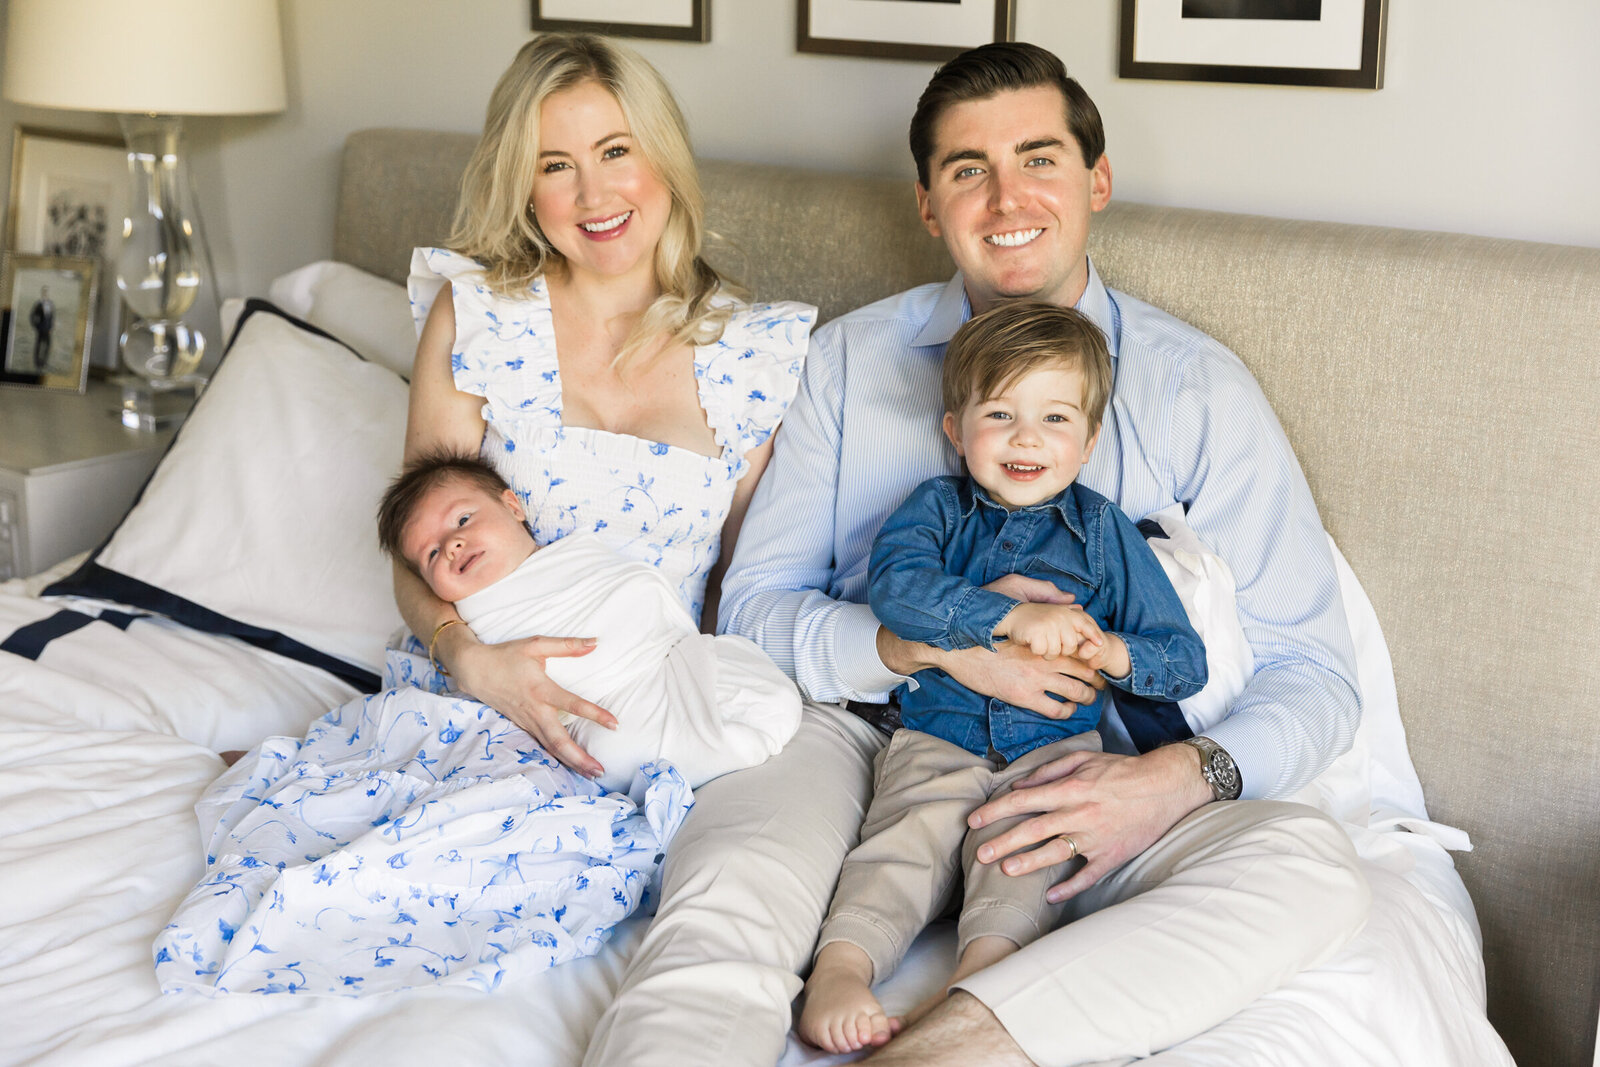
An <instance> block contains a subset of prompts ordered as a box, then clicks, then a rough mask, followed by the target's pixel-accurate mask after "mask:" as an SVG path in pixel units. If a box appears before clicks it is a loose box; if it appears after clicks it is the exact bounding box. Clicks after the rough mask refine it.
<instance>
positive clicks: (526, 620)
mask: <svg viewBox="0 0 1600 1067" xmlns="http://www.w3.org/2000/svg"><path fill="white" fill-rule="evenodd" d="M456 610H457V611H458V612H460V613H461V617H462V618H463V619H465V620H466V622H467V624H468V625H470V626H471V627H472V629H473V632H474V633H476V634H477V635H478V638H479V640H481V641H485V642H487V643H490V644H498V643H500V642H503V641H511V640H515V639H517V638H522V637H533V636H535V635H542V636H545V637H593V638H597V639H598V643H597V644H596V646H595V649H594V651H593V652H591V653H589V654H588V655H586V656H564V657H559V658H552V659H550V660H548V661H547V662H546V664H545V669H546V670H547V671H548V672H549V674H550V678H551V679H552V680H553V681H554V682H555V683H556V684H557V685H559V686H561V687H562V688H563V689H566V690H567V691H569V692H571V693H575V694H576V695H578V696H581V697H583V698H584V699H585V700H591V701H593V702H594V703H596V704H599V705H600V706H601V707H602V708H605V709H606V710H607V711H609V712H611V714H613V715H615V716H616V717H617V721H618V723H619V726H618V728H617V729H616V730H607V729H606V728H605V727H603V726H600V725H598V724H597V723H594V722H591V721H590V720H588V719H583V718H579V717H577V716H572V715H567V716H563V717H562V724H563V725H564V726H566V727H567V729H568V730H569V731H570V732H571V734H572V736H573V739H574V740H575V741H577V742H578V744H580V745H582V746H583V747H584V749H585V750H587V751H588V753H589V754H590V755H591V756H593V757H594V758H595V759H597V760H599V761H600V763H601V765H602V766H604V767H605V773H604V774H602V775H601V776H600V778H599V779H598V781H599V782H600V784H601V785H603V786H604V787H605V788H607V789H612V790H618V791H626V790H627V788H628V786H629V783H631V782H632V780H633V774H634V771H636V770H637V769H638V768H639V767H640V766H641V765H642V764H645V763H648V762H650V761H651V760H655V759H665V760H666V761H667V762H669V763H671V764H672V765H673V766H674V767H676V768H677V769H678V771H679V773H681V774H682V775H683V776H684V778H685V779H687V780H688V782H689V784H690V786H691V787H693V788H699V787H700V785H701V784H702V783H704V782H707V781H709V780H710V779H712V778H715V777H717V776H718V775H722V774H727V773H728V772H729V771H736V770H739V769H741V768H744V767H753V766H755V765H756V764H758V763H760V762H762V761H763V760H765V759H766V758H767V757H768V756H772V755H775V754H776V753H777V752H778V751H779V750H780V749H781V748H783V746H784V744H785V743H786V742H787V741H788V740H789V738H791V737H793V736H794V732H795V730H797V729H799V726H800V694H799V693H798V692H797V691H796V689H795V687H794V683H793V682H791V681H790V680H789V678H788V676H787V675H785V674H784V673H783V672H782V671H781V670H779V669H778V668H777V666H776V665H774V664H773V662H772V661H771V660H770V659H768V658H767V655H766V653H764V652H762V651H761V650H760V649H759V648H757V647H756V646H755V645H754V644H752V643H751V642H750V641H748V640H746V639H745V638H742V637H733V636H729V635H724V636H719V637H712V636H710V635H708V634H702V633H700V632H699V629H698V628H697V627H696V626H695V623H694V619H693V618H691V617H690V615H689V612H688V610H687V609H686V608H685V607H684V606H683V602H682V601H681V600H680V599H679V598H678V594H677V591H676V590H675V589H674V588H673V587H672V585H671V583H669V582H668V581H667V580H666V578H664V577H663V576H662V575H661V574H660V572H658V571H657V570H656V568H654V567H652V566H650V565H649V564H646V563H640V562H637V561H635V560H628V559H624V558H623V557H622V556H620V555H618V554H617V553H616V552H614V551H612V550H611V549H610V548H607V547H606V546H605V545H604V544H602V543H601V541H600V539H599V538H597V537H595V536H594V535H593V534H590V533H587V532H577V533H573V534H570V535H569V536H567V537H564V538H562V539H561V540H559V541H556V542H554V543H553V544H550V545H548V546H546V547H544V548H541V549H539V550H538V551H537V552H535V553H534V554H533V555H531V556H529V557H528V559H527V561H526V562H524V563H523V564H522V565H521V566H520V567H518V568H517V569H516V570H515V571H513V572H512V573H510V574H508V575H507V576H506V577H504V578H502V579H501V580H500V581H498V582H495V583H494V584H493V585H491V586H489V587H488V588H486V589H482V590H480V591H479V592H477V593H474V594H472V595H471V596H469V597H466V598H464V599H462V600H460V601H458V602H457V603H456Z"/></svg>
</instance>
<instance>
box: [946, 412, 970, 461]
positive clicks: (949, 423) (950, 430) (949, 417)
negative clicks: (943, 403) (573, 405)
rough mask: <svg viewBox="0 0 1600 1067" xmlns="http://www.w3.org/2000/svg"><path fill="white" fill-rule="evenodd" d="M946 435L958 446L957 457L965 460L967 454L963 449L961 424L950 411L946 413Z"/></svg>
mask: <svg viewBox="0 0 1600 1067" xmlns="http://www.w3.org/2000/svg"><path fill="white" fill-rule="evenodd" d="M944 435H945V436H946V437H948V438H950V443H951V444H953V445H955V446H956V455H958V456H961V457H963V458H965V456H966V454H967V453H966V452H965V451H964V450H963V449H962V447H961V423H960V422H959V421H957V419H956V417H955V415H954V414H953V413H952V412H949V411H947V412H945V413H944Z"/></svg>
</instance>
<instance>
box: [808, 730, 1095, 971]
mask: <svg viewBox="0 0 1600 1067" xmlns="http://www.w3.org/2000/svg"><path fill="white" fill-rule="evenodd" d="M1085 749H1087V750H1090V751H1095V752H1098V751H1099V750H1100V735H1099V734H1097V733H1095V732H1094V731H1093V730H1090V731H1089V732H1087V733H1082V734H1077V735H1075V736H1072V737H1066V738H1062V739H1061V740H1059V741H1055V742H1053V743H1051V744H1048V745H1042V746H1040V747H1039V748H1036V749H1034V750H1033V751H1031V752H1028V753H1025V754H1024V755H1023V756H1022V757H1021V758H1019V759H1017V760H1016V761H1014V762H1012V763H1008V764H1002V765H999V766H997V765H996V761H995V760H991V759H989V758H987V757H985V756H979V755H976V754H974V753H972V752H968V751H967V750H966V749H964V748H962V747H961V746H959V745H953V744H951V743H950V742H948V741H945V740H942V739H941V738H937V737H934V736H933V735H931V734H925V733H921V732H919V731H917V730H900V731H898V732H897V733H896V734H895V735H894V738H893V739H892V740H891V741H890V742H889V744H888V746H887V747H886V748H885V749H884V750H883V751H882V752H881V753H879V754H878V760H877V773H876V775H875V777H874V781H873V792H872V805H871V807H869V808H868V809H867V819H866V822H865V823H863V824H862V827H861V843H860V844H859V845H857V846H856V847H855V848H854V849H853V850H852V851H851V852H850V855H849V856H847V857H846V858H845V861H844V869H843V870H842V871H841V872H840V873H839V888H838V889H837V890H835V891H834V895H833V907H832V909H831V910H830V911H829V912H828V920H827V922H825V923H823V924H822V934H821V937H820V938H819V939H818V950H819V951H820V949H821V947H822V946H824V945H827V944H829V943H830V942H833V941H847V942H849V943H850V944H852V945H855V946H856V947H857V948H859V949H861V950H862V951H863V952H865V953H866V954H867V956H868V958H869V959H871V960H872V974H873V980H874V981H882V980H883V979H885V978H887V977H888V976H889V975H891V974H893V973H894V971H895V970H896V968H898V967H899V966H900V960H901V959H902V958H903V957H904V955H905V951H906V949H907V948H908V947H909V946H910V944H911V941H912V939H913V938H915V937H916V936H917V934H918V932H920V931H921V930H922V928H923V927H924V926H926V925H928V923H929V922H930V921H932V920H933V918H934V917H935V916H937V915H938V914H939V913H940V912H942V911H943V910H944V908H945V907H946V906H947V905H948V903H949V902H950V900H951V899H952V896H953V894H954V892H955V890H956V888H957V886H958V885H960V884H961V879H959V878H958V874H964V876H965V896H964V903H963V906H962V909H961V922H960V924H959V926H958V927H957V930H958V937H959V942H960V944H959V949H958V951H961V952H964V951H966V948H967V945H968V944H970V943H971V942H972V940H973V939H974V938H977V937H983V936H987V935H994V936H999V937H1004V938H1007V939H1008V940H1010V941H1011V942H1012V943H1013V944H1016V945H1026V944H1029V943H1031V942H1032V941H1033V940H1035V939H1036V938H1037V937H1038V936H1039V935H1040V934H1042V933H1045V932H1046V931H1049V930H1053V929H1054V928H1055V927H1056V926H1057V925H1058V924H1059V923H1060V921H1061V916H1062V912H1063V909H1064V907H1065V905H1064V904H1051V903H1049V902H1047V901H1046V900H1045V897H1044V894H1045V891H1046V890H1047V889H1049V888H1050V887H1051V886H1053V885H1055V884H1056V883H1057V882H1060V881H1063V880H1065V878H1066V877H1067V873H1068V868H1069V866H1070V865H1069V864H1057V865H1055V866H1053V867H1046V868H1044V869H1042V870H1038V871H1034V872H1033V873H1032V874H1028V875H1024V876H1021V877H1017V878H1013V877H1011V876H1010V875H1007V874H1005V873H1004V872H1002V871H1001V870H1000V866H999V864H996V863H979V862H977V852H978V847H979V846H980V845H982V844H983V843H984V842H985V841H989V840H991V839H993V838H994V837H996V836H997V835H999V834H1001V833H1004V832H1005V831H1006V830H1009V829H1010V828H1011V827H1013V826H1015V825H1016V824H1017V823H1019V822H1022V821H1023V819H1022V818H1020V817H1019V818H1014V819H1003V820H1000V821H999V822H994V823H990V824H989V825H987V826H984V827H982V828H981V829H978V830H968V828H967V816H969V815H971V814H972V812H973V809H975V808H977V807H978V806H979V805H980V804H982V803H984V802H985V801H986V800H989V799H990V798H991V797H996V796H1000V795H1001V794H1004V793H1007V792H1010V790H1011V787H1012V785H1013V784H1014V783H1016V782H1018V781H1021V780H1022V779H1023V778H1026V777H1027V776H1028V775H1030V774H1032V773H1033V772H1034V771H1035V770H1036V769H1038V768H1039V767H1042V766H1043V765H1044V764H1046V763H1049V762H1050V761H1051V760H1054V759H1058V758H1060V757H1062V756H1065V755H1067V754H1068V753H1070V752H1076V751H1081V750H1085ZM958 859H959V861H960V864H959V866H958V865H957V860H958ZM1074 862H1078V861H1074Z"/></svg>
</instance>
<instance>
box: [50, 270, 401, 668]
mask: <svg viewBox="0 0 1600 1067" xmlns="http://www.w3.org/2000/svg"><path fill="white" fill-rule="evenodd" d="M405 420H406V385H405V383H404V382H403V381H401V379H400V378H399V377H398V376H397V375H396V374H394V373H393V372H392V371H389V370H386V369H385V368H383V367H380V366H378V365H376V364H375V363H370V362H368V361H366V360H364V359H362V358H361V357H360V356H358V355H356V354H355V352H353V351H352V350H351V349H350V348H348V347H347V346H345V345H344V344H342V343H341V342H339V341H337V340H335V339H334V338H332V337H331V336H329V335H328V334H326V333H324V332H322V331H319V330H317V329H315V328H313V327H311V326H309V325H308V324H306V323H304V322H300V321H298V320H296V319H294V318H292V317H289V316H286V315H284V314H283V313H282V312H281V311H279V310H278V309H277V308H275V307H273V306H272V305H271V304H268V303H266V302H264V301H251V302H250V303H249V304H248V305H247V307H246V310H245V313H244V315H243V317H242V319H241V321H240V323H239V326H238V328H237V331H236V332H235V334H234V337H233V340H232V342H231V344H230V345H229V348H228V351H227V354H226V355H225V357H224V359H223V361H222V364H221V366H220V367H219V368H218V370H217V373H216V375H215V376H214V377H213V379H212V381H211V384H210V386H209V387H208V388H207V389H206V391H205V393H204V395H203V396H202V397H201V399H200V401H199V402H198V403H197V404H196V405H195V408H194V410H193V411H192V412H191V413H190V415H189V417H188V419H187V421H186V422H185V423H184V425H183V427H182V429H181V430H180V431H179V432H178V435H177V437H176V438H175V439H174V440H173V442H172V446H171V447H170V448H169V449H168V451H167V454H166V456H165V457H163V459H162V460H161V463H160V465H159V466H157V468H156V470H155V473H154V474H152V475H151V476H150V480H149V482H147V483H146V484H145V487H144V489H143V490H142V491H141V492H140V494H139V497H138V499H137V500H136V501H135V502H134V505H133V507H132V509H131V510H130V511H129V512H128V514H127V515H126V516H125V517H124V518H123V520H122V522H121V523H120V524H119V525H118V526H117V528H116V530H115V531H113V532H112V534H111V536H110V538H108V539H107V541H106V542H105V543H104V544H103V545H101V546H100V547H99V548H98V549H96V550H95V551H94V552H93V553H91V554H90V556H89V558H88V559H87V560H86V561H85V563H84V564H83V565H82V566H81V567H79V568H78V570H77V571H75V572H74V573H73V574H71V575H70V576H68V577H67V578H65V579H63V580H62V581H60V582H57V583H55V584H54V585H52V586H50V587H49V588H47V589H46V590H45V591H44V595H46V596H77V597H89V598H93V599H96V600H103V601H109V602H112V603H116V604H120V605H124V606H128V607H132V608H137V609H141V610H143V611H147V612H153V613H156V614H159V615H164V616H166V617H168V618H171V619H174V620H176V621H178V622H181V623H183V624H184V625H186V626H189V627H192V628H194V629H197V630H202V631H206V632H209V633H216V634H224V635H228V636H232V637H237V638H240V639H242V640H244V641H246V642H249V643H250V644H252V645H255V646H257V647H260V648H264V649H268V650H270V651H272V652H275V653H278V654H280V655H284V656H287V657H289V658H291V659H295V660H298V661H300V662H303V663H308V664H311V665H313V666H317V667H321V668H323V669H325V670H328V671H330V672H332V673H334V674H336V675H337V676H339V677H340V678H343V679H344V680H346V681H348V682H350V683H351V684H352V685H355V686H357V687H358V688H360V689H362V690H365V691H372V690H375V689H376V688H377V686H378V681H379V676H380V674H381V672H382V669H383V649H384V644H385V641H386V639H387V637H388V635H389V634H390V633H391V632H392V631H394V630H395V628H396V627H398V626H399V624H400V617H399V613H398V611H397V610H396V608H395V606H394V597H393V593H392V589H391V571H390V566H389V564H388V562H387V560H386V559H385V558H384V556H383V554H382V553H381V552H380V551H379V549H378V546H377V537H376V533H375V525H374V522H375V520H374V514H375V512H376V509H377V504H378V498H379V497H380V496H381V495H382V493H383V489H384V486H385V484H386V483H387V481H388V479H389V478H391V477H392V476H393V475H394V473H395V471H397V470H398V469H399V467H400V460H401V451H402V447H403V441H404V435H405Z"/></svg>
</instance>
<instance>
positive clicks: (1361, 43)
mask: <svg viewBox="0 0 1600 1067" xmlns="http://www.w3.org/2000/svg"><path fill="white" fill-rule="evenodd" d="M1387 17H1388V4H1387V2H1386V0H1122V52H1121V62H1120V63H1119V64H1118V67H1117V73H1118V74H1120V75H1121V76H1122V77H1124V78H1165V79H1171V80H1174V81H1212V82H1257V83H1268V84H1274V85H1329V86H1334V87H1335V88H1341V89H1381V88H1383V37H1384V28H1385V27H1384V23H1385V20H1386V19H1387Z"/></svg>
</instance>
